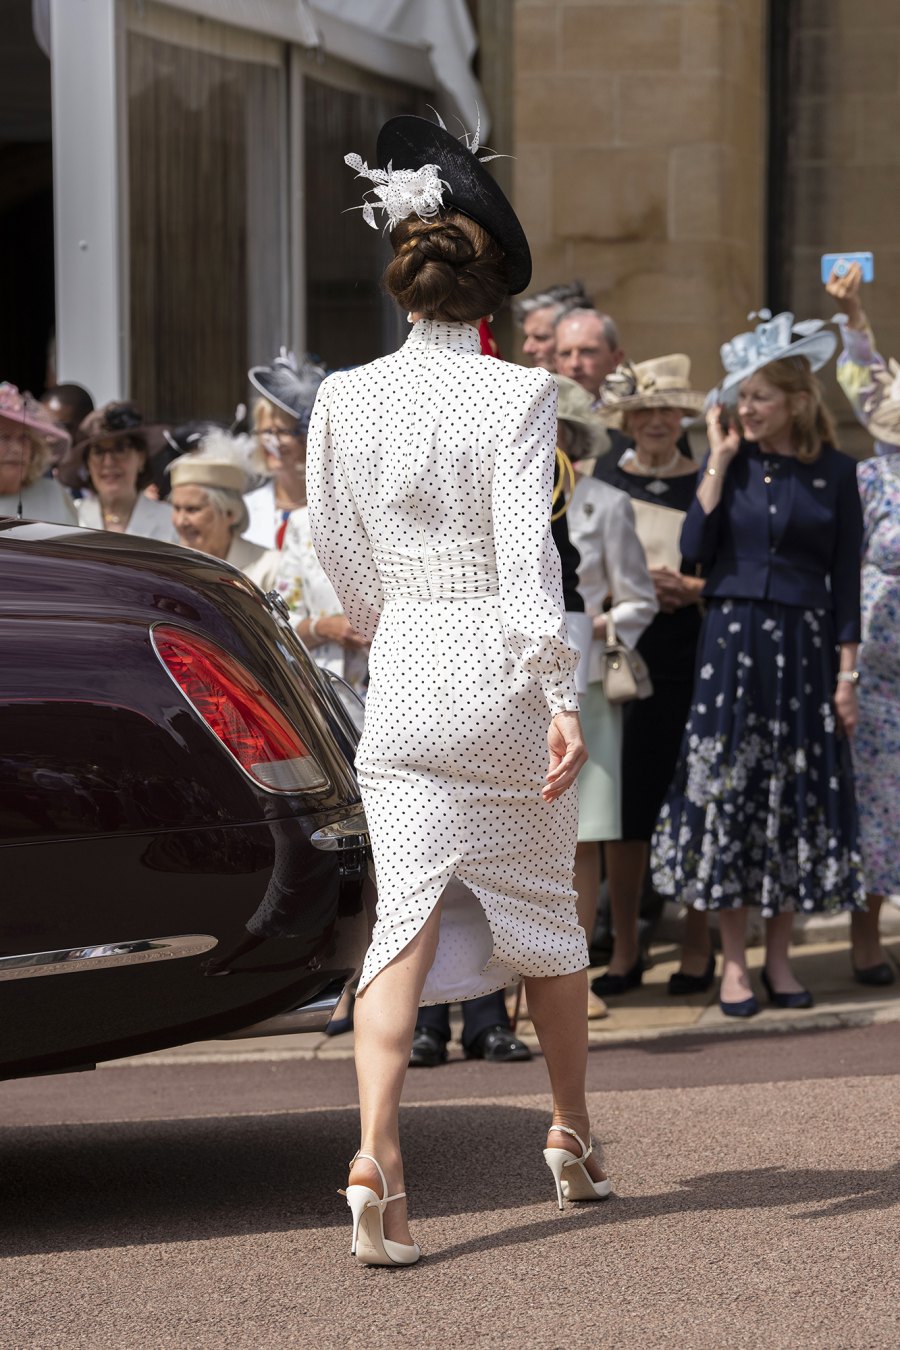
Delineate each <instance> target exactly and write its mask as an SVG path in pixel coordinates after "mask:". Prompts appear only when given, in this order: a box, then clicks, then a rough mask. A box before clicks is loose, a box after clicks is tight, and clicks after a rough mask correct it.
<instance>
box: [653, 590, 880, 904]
mask: <svg viewBox="0 0 900 1350" xmlns="http://www.w3.org/2000/svg"><path fill="white" fill-rule="evenodd" d="M836 673H837V647H836V643H835V637H834V624H833V621H832V615H831V614H830V613H829V612H828V611H826V610H818V609H817V610H803V609H799V608H796V607H793V606H790V605H776V604H773V603H771V602H770V601H759V600H724V601H712V602H710V604H709V608H708V610H707V613H706V618H705V619H704V622H703V629H702V631H701V634H700V645H699V651H698V658H697V676H696V680H695V684H694V697H693V702H692V704H691V712H690V716H689V718H688V721H687V725H686V727H685V733H684V739H683V740H682V744H681V753H680V755H679V760H678V767H677V768H676V770H675V777H674V779H673V780H672V784H671V787H670V788H669V792H668V795H667V797H666V801H665V804H664V805H663V808H662V810H661V812H660V816H659V820H658V821H657V825H656V831H655V834H654V836H653V845H652V863H651V866H652V870H653V882H654V885H655V886H656V888H657V890H658V891H659V892H660V893H661V894H662V895H670V896H674V897H676V898H678V899H679V900H683V901H685V902H686V903H687V904H690V905H693V906H694V907H695V908H696V909H736V908H739V907H740V906H742V905H758V906H760V907H761V908H762V912H763V914H764V915H765V916H766V917H770V916H772V915H773V914H778V913H780V912H781V911H784V910H798V911H801V912H806V913H810V912H813V911H821V910H828V911H832V912H833V911H837V910H862V909H865V886H864V883H863V875H862V862H861V858H860V851H859V844H858V839H857V817H856V803H855V799H854V791H853V770H852V766H851V760H850V753H849V747H848V744H847V741H846V740H845V739H844V738H843V737H842V736H840V735H839V734H838V731H837V726H836V717H835V712H834V705H833V702H832V699H833V694H834V682H835V675H836Z"/></svg>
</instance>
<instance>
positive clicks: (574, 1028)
mask: <svg viewBox="0 0 900 1350" xmlns="http://www.w3.org/2000/svg"><path fill="white" fill-rule="evenodd" d="M525 992H526V994H527V995H528V1009H529V1012H530V1015H531V1020H532V1022H533V1023H534V1029H535V1031H536V1032H537V1038H538V1040H539V1041H540V1044H541V1050H542V1051H543V1053H544V1059H545V1060H546V1062H547V1072H548V1074H549V1075H550V1090H551V1092H552V1094H553V1124H554V1125H567V1126H568V1127H569V1129H570V1130H575V1131H576V1133H577V1134H579V1135H580V1136H581V1138H582V1139H583V1140H584V1142H585V1143H588V1142H589V1140H590V1133H591V1124H590V1118H589V1116H588V1108H587V1099H586V1097H585V1086H584V1083H585V1076H586V1074H587V1046H588V1038H587V1018H586V1017H585V1009H584V974H583V972H582V971H578V972H577V973H575V974H573V975H554V976H550V977H547V978H541V979H537V978H531V979H526V981H525ZM551 1128H552V1127H551ZM551 1142H552V1145H553V1147H554V1148H567V1149H569V1150H570V1152H572V1153H574V1154H575V1155H576V1156H577V1154H578V1145H577V1144H576V1143H575V1140H574V1139H573V1138H572V1137H571V1136H570V1135H567V1134H557V1133H554V1134H553V1136H552V1140H551ZM586 1166H587V1169H588V1172H589V1173H590V1175H591V1176H592V1177H593V1179H594V1181H602V1180H603V1178H604V1176H605V1173H604V1172H603V1170H602V1169H601V1167H600V1164H599V1163H598V1162H597V1159H596V1158H595V1157H594V1156H591V1158H590V1159H589V1160H588V1162H587V1164H586Z"/></svg>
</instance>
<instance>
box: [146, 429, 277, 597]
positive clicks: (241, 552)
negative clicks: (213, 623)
mask: <svg viewBox="0 0 900 1350" xmlns="http://www.w3.org/2000/svg"><path fill="white" fill-rule="evenodd" d="M248 451H249V447H248V446H244V445H242V444H241V442H240V441H239V440H238V438H236V437H234V436H230V435H229V434H228V433H227V432H225V431H219V432H212V433H211V434H210V435H208V436H205V437H204V438H203V440H202V441H201V442H200V449H199V450H195V451H193V452H192V453H191V454H187V455H181V456H179V458H178V459H175V460H173V461H172V463H171V465H170V467H169V475H170V477H171V480H172V492H171V495H170V498H169V500H170V501H171V503H172V518H173V520H174V523H175V529H176V530H177V531H178V539H179V542H180V543H181V544H183V545H184V547H185V548H194V549H197V550H199V551H200V552H201V553H208V554H210V555H211V556H212V557H213V558H222V559H224V561H225V562H227V563H230V564H231V565H232V567H237V568H238V569H239V570H240V571H241V572H243V573H244V574H245V575H246V576H248V577H249V578H250V580H251V581H255V582H256V584H257V586H259V588H260V590H263V591H267V590H271V589H272V587H273V586H274V585H275V579H276V577H277V574H278V554H277V552H276V551H275V550H274V549H264V548H260V546H259V545H258V544H251V543H250V542H249V540H247V539H242V538H241V534H242V532H243V531H244V530H245V529H246V527H247V506H246V503H245V501H244V493H245V492H246V490H247V486H248V484H249V483H250V481H251V475H250V473H249V471H248V469H247V467H246V466H247V458H248Z"/></svg>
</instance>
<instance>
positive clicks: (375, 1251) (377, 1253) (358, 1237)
mask: <svg viewBox="0 0 900 1350" xmlns="http://www.w3.org/2000/svg"><path fill="white" fill-rule="evenodd" d="M569 1156H571V1154H570V1155H569ZM358 1158H366V1159H367V1160H368V1161H369V1162H370V1163H373V1164H374V1166H375V1168H376V1170H377V1172H378V1175H379V1177H380V1179H381V1192H382V1194H381V1197H380V1198H379V1196H377V1195H376V1194H375V1192H374V1191H373V1190H372V1189H371V1188H370V1187H369V1186H348V1187H347V1189H346V1190H345V1191H338V1195H344V1196H346V1197H347V1204H348V1205H349V1206H350V1213H351V1214H352V1215H353V1241H352V1243H351V1245H350V1255H351V1256H355V1257H357V1259H358V1260H360V1261H362V1263H363V1265H366V1266H413V1265H415V1263H416V1262H417V1261H418V1259H419V1257H420V1256H421V1255H422V1253H421V1251H420V1250H419V1247H418V1246H417V1244H416V1243H415V1242H414V1243H413V1244H412V1246H411V1247H408V1246H406V1245H405V1244H404V1243H402V1242H391V1241H389V1239H388V1238H386V1237H385V1236H384V1210H385V1206H386V1205H389V1204H390V1203H391V1201H392V1200H402V1199H403V1197H404V1196H405V1195H406V1191H398V1193H397V1194H396V1195H388V1184H387V1177H386V1176H385V1175H384V1172H383V1171H382V1170H381V1164H380V1163H379V1161H378V1159H377V1158H373V1157H372V1155H371V1153H356V1154H354V1156H353V1157H352V1158H351V1159H350V1166H351V1167H352V1166H353V1164H354V1163H355V1162H356V1160H357V1159H358Z"/></svg>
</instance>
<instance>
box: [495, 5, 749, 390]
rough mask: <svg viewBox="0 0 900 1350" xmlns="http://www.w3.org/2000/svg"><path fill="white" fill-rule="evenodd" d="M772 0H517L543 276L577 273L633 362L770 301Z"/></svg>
mask: <svg viewBox="0 0 900 1350" xmlns="http://www.w3.org/2000/svg"><path fill="white" fill-rule="evenodd" d="M765 11H766V4H765V3H764V0H629V3H609V2H608V0H592V3H574V0H515V5H514V13H513V38H514V86H513V109H514V131H515V154H516V161H515V168H514V177H515V186H514V191H515V201H516V204H517V207H518V209H519V211H520V213H521V216H522V219H523V223H524V225H525V228H526V231H527V233H528V236H529V239H530V240H531V244H532V248H533V253H534V263H535V271H534V281H535V285H536V286H541V285H546V284H549V283H552V282H555V281H560V280H568V279H570V278H572V277H579V278H580V279H581V280H583V281H584V282H585V283H586V285H587V287H588V290H589V291H590V292H591V293H592V294H593V295H594V297H595V299H596V303H597V305H598V306H600V307H602V308H604V309H607V310H608V311H609V312H610V313H611V314H612V315H613V316H614V317H615V318H616V319H617V320H618V322H619V324H620V327H621V330H622V335H623V341H624V345H625V348H626V350H627V352H628V354H629V356H630V357H632V358H633V359H635V360H641V359H643V358H645V357H649V356H655V355H659V354H661V353H663V352H669V351H678V350H680V351H687V352H688V353H690V354H691V356H692V357H693V359H694V362H695V376H696V378H697V380H698V381H700V382H701V383H706V384H711V383H713V382H714V380H715V379H716V378H717V375H718V371H719V362H718V348H719V345H720V343H721V342H722V341H723V340H724V339H725V338H727V337H729V336H731V334H733V333H734V332H736V331H737V330H738V329H739V328H740V327H741V326H742V325H743V324H744V321H745V319H746V315H747V312H748V311H749V310H751V309H756V308H758V307H759V306H760V305H761V304H762V303H763V301H764V297H763V294H762V287H763V261H764V260H763V229H764V210H763V202H764V193H765V136H766V106H765V97H764V86H765V17H766V16H765Z"/></svg>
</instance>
